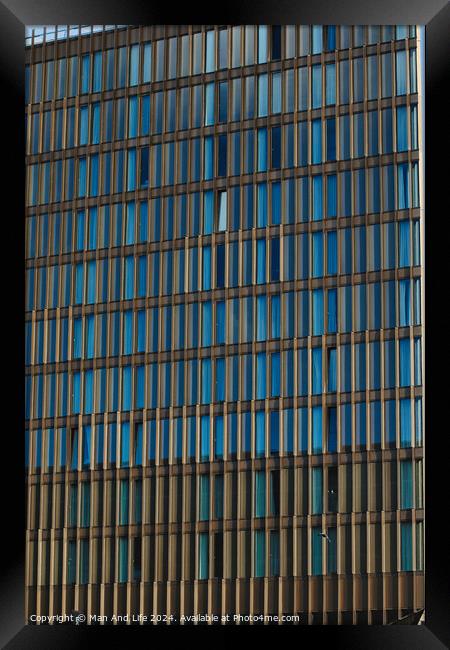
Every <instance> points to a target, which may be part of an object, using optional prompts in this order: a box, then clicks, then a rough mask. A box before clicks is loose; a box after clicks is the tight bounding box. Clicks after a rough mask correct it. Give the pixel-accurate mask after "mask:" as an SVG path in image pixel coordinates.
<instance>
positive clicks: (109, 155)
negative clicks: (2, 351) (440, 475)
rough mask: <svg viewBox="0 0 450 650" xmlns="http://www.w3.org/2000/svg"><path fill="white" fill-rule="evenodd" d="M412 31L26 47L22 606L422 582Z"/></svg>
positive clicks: (174, 603) (342, 601) (309, 607)
mask: <svg viewBox="0 0 450 650" xmlns="http://www.w3.org/2000/svg"><path fill="white" fill-rule="evenodd" d="M108 27H111V26H108ZM420 34H421V31H420V29H419V28H416V27H414V26H413V27H411V26H407V27H404V26H396V27H395V26H394V27H386V26H382V27H380V26H369V27H367V26H353V27H334V26H331V25H330V26H281V27H280V26H242V27H239V26H233V27H231V26H230V27H226V26H216V27H212V26H210V27H206V26H203V27H182V26H176V27H175V26H173V27H168V26H167V27H128V28H120V29H115V30H111V29H109V30H105V31H102V32H95V31H94V32H92V33H91V34H88V35H81V36H80V35H79V36H77V37H75V38H70V37H69V32H68V33H67V38H66V40H61V39H60V40H57V41H55V40H54V39H53V42H45V39H43V40H44V42H43V43H38V44H33V45H32V46H31V47H27V49H26V92H27V97H26V126H27V140H26V142H27V145H26V146H27V151H26V154H27V186H26V322H25V327H26V418H27V419H26V469H27V475H26V478H27V494H28V510H27V575H26V586H27V615H28V616H29V615H31V614H38V615H40V616H48V615H56V614H68V613H70V612H71V611H73V610H80V611H83V612H85V613H86V614H88V616H89V615H97V616H107V617H110V616H111V615H112V614H116V615H119V616H121V615H125V614H129V615H133V614H135V615H137V614H142V615H146V616H148V617H150V620H149V622H157V623H159V622H162V623H165V622H169V623H170V622H182V619H181V617H182V616H183V615H184V616H192V615H204V614H210V615H211V614H214V615H216V616H219V617H220V616H222V615H224V614H230V615H231V619H232V617H233V615H234V614H236V615H242V616H249V615H252V616H259V615H262V614H263V615H268V616H282V615H287V616H292V615H297V614H298V615H299V620H297V621H296V622H300V623H304V624H322V623H324V624H354V623H368V624H374V623H378V624H379V623H388V622H391V621H393V620H396V619H398V618H399V617H400V616H402V615H404V614H405V613H410V612H412V611H416V610H418V609H421V608H423V607H424V602H423V600H424V566H423V563H424V560H423V557H424V555H423V544H424V530H423V528H424V512H423V431H422V422H423V386H422V373H423V342H422V334H423V309H422V301H423V296H422V286H421V282H422V275H423V241H422V240H423V237H422V234H423V209H422V207H421V206H422V205H423V198H422V194H423V188H422V182H421V178H422V164H423V161H422V137H423V136H422V127H421V123H422V111H423V95H422V93H421V90H420V89H421V83H422V79H421V77H422V69H421V56H422V54H421V48H422V47H423V43H421V38H420Z"/></svg>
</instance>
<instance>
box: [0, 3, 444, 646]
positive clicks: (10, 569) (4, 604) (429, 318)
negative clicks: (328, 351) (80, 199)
mask: <svg viewBox="0 0 450 650" xmlns="http://www.w3.org/2000/svg"><path fill="white" fill-rule="evenodd" d="M174 22H176V23H178V24H240V23H242V24H245V23H250V24H258V23H260V24H292V23H297V24H301V23H304V24H305V23H306V24H308V23H312V24H327V23H331V24H360V25H362V24H371V23H372V24H426V25H427V27H426V39H425V42H426V63H425V65H426V101H425V159H426V163H425V176H426V190H425V196H426V206H425V232H426V237H425V257H426V262H425V323H426V325H425V332H426V336H425V357H426V363H425V386H426V401H425V431H426V455H425V489H426V493H425V494H426V526H425V553H426V563H425V575H426V598H425V603H426V610H425V615H426V625H422V626H373V627H366V628H363V627H345V626H337V627H331V626H330V627H327V626H322V627H320V628H319V629H318V628H317V627H315V628H312V627H308V626H302V627H298V626H296V627H295V628H290V627H289V626H280V627H277V628H276V629H274V628H273V627H272V628H268V627H267V626H264V628H263V629H264V634H267V632H274V631H276V633H277V634H278V635H284V634H285V633H286V632H288V631H290V632H292V631H294V630H295V631H296V637H297V638H296V642H297V643H300V644H303V643H305V644H306V645H309V644H310V643H311V642H312V643H317V642H319V643H323V644H326V643H329V644H330V645H331V646H332V647H333V648H335V647H339V646H340V647H343V648H346V650H353V649H355V650H356V649H358V650H359V649H361V648H368V649H371V648H374V649H377V650H378V649H379V648H383V649H386V650H388V649H389V648H407V649H408V650H409V649H411V650H413V649H415V648H417V649H420V650H428V649H430V650H433V649H434V648H436V650H438V649H442V648H444V647H445V646H444V645H443V644H446V646H450V579H449V571H448V568H449V554H450V553H449V550H450V541H449V532H448V528H449V527H448V521H449V507H448V498H447V495H448V492H449V490H448V486H447V477H448V475H449V471H450V463H449V454H448V449H449V445H448V436H449V432H448V427H447V426H446V424H447V418H446V417H445V415H446V412H445V411H446V402H448V400H449V396H448V381H446V377H445V375H444V373H443V372H442V373H440V372H439V371H440V370H441V369H442V370H445V369H446V368H445V361H446V359H448V357H449V354H448V352H449V346H448V344H447V337H446V336H445V335H446V334H447V327H446V325H447V322H446V319H445V313H446V311H447V310H448V306H447V300H446V298H447V296H448V295H449V292H448V282H446V280H447V275H448V270H449V267H448V258H449V252H448V243H447V242H448V239H447V222H448V220H449V216H448V214H447V212H448V209H449V203H450V202H449V199H448V189H447V188H448V186H449V183H450V179H449V178H448V177H449V171H448V169H449V165H448V162H447V160H446V159H445V155H446V154H447V147H446V146H445V142H446V141H447V142H448V133H449V128H448V117H449V108H450V105H449V102H448V99H447V94H448V88H447V86H448V81H447V79H446V76H447V75H446V73H447V72H448V62H449V60H450V52H449V40H450V39H449V34H450V6H449V5H448V4H447V3H446V2H445V0H427V1H426V2H423V0H377V1H376V2H375V1H373V0H372V1H364V2H363V1H361V0H347V1H343V0H314V2H311V3H308V4H307V3H306V2H303V3H302V4H301V3H300V0H278V1H277V2H269V1H268V0H265V1H263V2H262V1H259V2H257V3H256V2H254V3H251V2H249V1H248V0H240V1H239V2H237V1H236V0H233V1H232V2H228V3H227V6H226V12H224V11H222V12H221V11H220V6H216V5H214V8H213V9H212V10H211V6H210V7H209V11H208V10H206V11H199V10H198V9H196V8H195V7H192V6H191V5H190V4H187V3H185V4H184V6H182V7H181V8H176V10H175V3H170V2H166V3H155V2H153V3H150V1H149V0H147V2H144V1H143V0H127V2H126V3H124V2H120V3H119V2H118V1H117V0H109V1H107V0H103V2H102V1H99V0H95V1H94V0H91V1H90V2H87V0H83V1H80V0H79V1H78V2H77V3H76V6H75V3H74V2H71V1H70V0H58V1H56V0H47V1H46V2H42V1H41V2H34V3H33V2H32V0H6V1H5V0H3V2H0V78H1V81H2V84H1V88H2V98H1V106H2V108H3V121H2V125H3V129H2V147H1V151H2V158H3V163H4V166H3V172H2V180H3V183H2V187H3V192H2V214H1V217H0V218H1V220H2V222H3V223H2V232H3V238H2V248H3V251H4V252H5V253H6V255H3V256H2V260H1V261H2V265H3V273H2V277H3V282H2V293H3V296H4V297H3V301H4V302H3V304H4V310H3V313H2V316H1V320H2V321H3V324H4V325H5V326H6V327H4V333H3V349H4V353H3V354H4V356H3V364H2V365H3V373H2V374H3V387H4V390H3V398H4V406H3V410H4V413H5V414H6V420H4V421H3V423H2V424H3V426H2V434H1V438H2V446H1V452H0V453H1V456H0V457H1V462H2V472H1V479H2V482H3V491H2V500H1V505H0V513H1V519H0V521H1V530H2V534H1V549H2V550H1V553H0V561H1V573H0V576H1V582H0V644H1V647H7V648H8V650H18V649H21V648H39V647H42V648H45V649H46V650H51V649H52V648H55V649H56V648H57V649H58V650H60V649H61V648H68V649H71V648H77V647H79V646H81V645H83V644H86V643H87V647H89V642H91V643H92V644H94V643H97V644H100V643H107V644H108V645H109V647H111V648H116V647H120V648H123V647H124V646H126V645H129V644H130V643H133V642H135V643H137V642H139V643H140V644H141V643H145V644H147V643H149V641H150V643H151V642H152V641H153V642H154V641H156V642H158V641H159V640H161V639H162V640H163V641H165V642H168V643H170V642H173V641H175V639H174V638H173V634H177V635H178V634H179V633H182V634H184V635H186V634H187V635H188V637H186V638H185V640H184V642H185V643H186V642H187V643H189V641H190V640H191V634H192V632H193V630H194V629H195V630H196V631H197V632H200V631H203V632H206V630H208V632H210V633H211V634H214V633H219V634H220V635H221V639H223V634H224V633H225V634H233V633H234V632H236V631H237V630H240V631H239V633H241V632H243V631H245V632H247V633H248V632H250V633H251V634H255V633H256V632H257V631H258V628H255V627H254V626H252V627H247V628H244V627H242V626H240V627H223V626H216V627H214V626H208V627H200V626H195V628H192V627H183V629H180V628H175V627H170V626H168V627H166V628H164V627H163V626H152V627H151V628H148V627H146V628H145V629H144V628H143V627H132V628H130V629H125V628H124V627H120V626H114V628H111V627H101V628H99V627H97V628H96V627H87V626H73V625H69V626H66V625H55V626H27V625H25V626H24V622H25V621H24V587H23V585H24V563H25V562H24V556H25V530H24V529H25V482H24V462H23V459H24V445H23V442H24V441H23V438H24V436H23V421H24V412H23V378H24V372H23V366H24V355H23V349H24V338H23V329H24V328H23V320H24V303H23V297H24V265H23V251H24V222H23V218H24V204H25V201H24V187H25V155H24V154H25V139H24V128H23V127H24V82H23V73H24V52H25V34H24V25H25V24H28V25H38V24H53V23H59V24H66V23H69V24H79V23H82V24H88V25H89V24H99V23H108V24H134V25H138V24H173V23H174ZM446 82H447V83H446ZM446 136H447V137H446ZM447 159H448V156H447ZM446 308H447V309H446ZM447 374H448V373H447ZM111 632H112V633H113V634H111ZM144 634H145V635H146V636H145V637H144V636H143V635H144ZM105 635H106V637H107V638H105ZM131 635H133V636H131ZM149 635H150V636H149ZM312 635H314V638H313V637H312ZM131 639H133V641H131ZM439 639H440V640H439ZM280 640H281V639H280ZM283 640H284V639H283Z"/></svg>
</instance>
